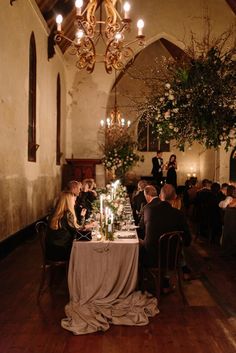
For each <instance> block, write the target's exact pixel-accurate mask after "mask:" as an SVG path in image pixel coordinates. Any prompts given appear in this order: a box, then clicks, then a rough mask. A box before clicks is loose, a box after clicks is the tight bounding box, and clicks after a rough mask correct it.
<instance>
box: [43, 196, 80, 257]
mask: <svg viewBox="0 0 236 353" xmlns="http://www.w3.org/2000/svg"><path fill="white" fill-rule="evenodd" d="M75 200H76V195H75V194H73V193H71V192H65V191H63V192H62V193H61V195H60V198H59V200H58V202H57V205H56V208H55V210H54V211H53V214H52V215H51V217H50V219H49V222H48V229H47V234H46V242H45V245H46V258H47V259H48V260H53V261H64V260H68V259H69V258H70V252H71V247H72V242H73V240H74V238H75V237H76V235H77V232H78V230H79V229H81V226H80V225H79V224H78V223H77V218H76V214H75V208H74V207H75ZM85 212H86V210H83V211H82V214H83V215H85Z"/></svg>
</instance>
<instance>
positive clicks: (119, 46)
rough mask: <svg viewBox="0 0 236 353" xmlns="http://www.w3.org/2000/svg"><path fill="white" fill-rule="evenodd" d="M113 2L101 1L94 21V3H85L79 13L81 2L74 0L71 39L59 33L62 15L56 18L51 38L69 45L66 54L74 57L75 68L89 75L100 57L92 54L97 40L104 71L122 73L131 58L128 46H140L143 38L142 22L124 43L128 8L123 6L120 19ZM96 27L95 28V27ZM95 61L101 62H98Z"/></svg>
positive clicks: (131, 54)
mask: <svg viewBox="0 0 236 353" xmlns="http://www.w3.org/2000/svg"><path fill="white" fill-rule="evenodd" d="M116 3H117V0H103V2H101V4H100V6H101V7H100V18H99V20H97V19H96V16H95V15H96V11H97V9H98V0H89V2H88V3H87V6H86V8H85V9H84V10H83V11H82V7H83V0H76V2H75V5H76V18H75V21H74V27H75V30H76V32H75V38H74V39H70V38H68V37H67V36H65V35H64V33H63V31H62V26H61V23H62V20H63V18H62V16H61V15H58V16H57V33H56V35H55V37H54V40H55V42H57V43H60V42H61V41H62V39H64V40H65V41H67V42H69V44H70V48H69V49H68V51H69V54H71V55H76V56H77V58H78V60H77V62H76V67H77V68H79V69H83V68H86V70H87V71H88V72H90V73H91V72H93V70H94V66H95V62H96V60H97V58H99V57H101V54H96V45H97V44H98V42H99V41H100V43H101V44H102V46H105V54H103V60H102V61H103V62H104V63H105V70H106V72H107V73H109V74H110V73H111V72H112V70H113V69H115V70H123V69H124V67H125V65H126V64H127V62H128V61H130V59H131V58H132V57H133V56H134V51H133V50H132V49H131V47H130V46H131V45H132V44H134V43H136V42H138V44H139V45H140V46H142V45H144V39H145V37H144V35H143V32H142V29H143V26H144V22H143V21H142V20H139V21H138V22H140V21H141V25H140V26H139V24H138V23H137V26H138V36H137V37H136V39H135V40H133V41H131V42H128V43H127V42H126V41H125V33H126V32H129V31H130V24H131V22H132V21H131V19H130V18H129V9H130V5H129V4H128V3H127V2H126V3H125V4H124V17H123V18H122V17H121V15H120V14H119V12H118V10H117V8H116ZM102 4H103V6H104V8H105V13H106V18H105V20H103V16H102ZM97 25H98V28H97ZM97 62H101V61H100V59H98V60H97Z"/></svg>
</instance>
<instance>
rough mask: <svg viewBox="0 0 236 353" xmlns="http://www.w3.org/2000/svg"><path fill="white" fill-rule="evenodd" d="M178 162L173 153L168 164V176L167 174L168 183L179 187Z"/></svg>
mask: <svg viewBox="0 0 236 353" xmlns="http://www.w3.org/2000/svg"><path fill="white" fill-rule="evenodd" d="M176 169H177V162H176V155H175V154H172V155H171V156H170V159H169V162H168V165H167V176H166V183H167V184H171V185H173V186H174V187H175V189H177V174H176Z"/></svg>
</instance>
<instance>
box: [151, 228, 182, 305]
mask: <svg viewBox="0 0 236 353" xmlns="http://www.w3.org/2000/svg"><path fill="white" fill-rule="evenodd" d="M182 235H183V232H181V231H174V232H169V233H165V234H163V235H162V236H161V237H160V238H159V240H158V267H151V268H147V271H148V273H149V274H150V275H151V277H152V279H153V280H154V283H155V293H156V297H157V299H158V301H159V300H160V294H161V285H162V279H163V277H164V276H165V275H168V276H170V280H171V279H172V278H173V277H175V278H176V280H177V282H178V289H179V292H180V294H181V296H182V299H183V303H184V304H186V302H187V301H186V298H185V295H184V292H183V288H182V273H181V266H180V257H181V255H182Z"/></svg>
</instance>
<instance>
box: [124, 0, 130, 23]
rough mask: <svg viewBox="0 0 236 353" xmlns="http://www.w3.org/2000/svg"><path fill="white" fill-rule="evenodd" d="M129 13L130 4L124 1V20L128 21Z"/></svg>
mask: <svg viewBox="0 0 236 353" xmlns="http://www.w3.org/2000/svg"><path fill="white" fill-rule="evenodd" d="M129 11H130V3H129V2H128V1H126V2H125V3H124V18H125V19H128V18H129Z"/></svg>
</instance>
